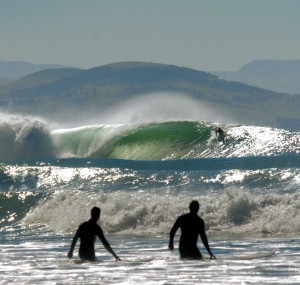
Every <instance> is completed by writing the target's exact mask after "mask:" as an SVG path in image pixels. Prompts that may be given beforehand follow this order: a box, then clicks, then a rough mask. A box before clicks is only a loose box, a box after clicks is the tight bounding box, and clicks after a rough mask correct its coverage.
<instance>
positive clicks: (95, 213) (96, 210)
mask: <svg viewBox="0 0 300 285" xmlns="http://www.w3.org/2000/svg"><path fill="white" fill-rule="evenodd" d="M100 211H101V210H100V208H98V207H94V208H93V209H92V210H91V216H92V217H97V216H98V217H99V215H100Z"/></svg>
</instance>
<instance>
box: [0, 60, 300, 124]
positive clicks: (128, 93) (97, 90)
mask: <svg viewBox="0 0 300 285" xmlns="http://www.w3.org/2000/svg"><path fill="white" fill-rule="evenodd" d="M159 92H179V93H184V94H188V95H189V96H190V97H191V98H194V99H197V100H201V102H205V103H206V104H207V106H210V107H211V108H214V109H215V110H216V112H220V111H222V112H224V113H228V114H231V115H234V117H235V118H236V119H237V120H236V121H238V122H241V123H242V122H243V123H248V124H257V125H269V126H274V127H275V126H278V127H284V128H289V129H295V128H296V129H297V128H299V127H298V126H299V121H298V120H299V110H298V109H299V106H300V96H292V95H287V94H281V93H276V92H272V91H269V90H265V89H261V88H257V87H253V86H248V85H245V84H242V83H237V82H228V81H225V80H220V79H218V78H217V77H216V76H215V75H212V74H209V73H206V72H202V71H197V70H193V69H190V68H185V67H178V66H174V65H164V64H155V63H143V62H127V63H115V64H110V65H104V66H100V67H95V68H92V69H87V70H82V69H72V68H70V69H51V70H43V71H39V72H36V73H33V74H30V75H27V76H25V77H23V78H21V79H19V80H16V81H14V82H10V83H8V84H5V85H3V86H0V108H2V109H3V110H6V111H9V112H15V113H22V114H32V115H39V116H43V117H45V118H48V119H51V120H56V121H58V120H76V119H77V120H80V119H81V118H84V117H85V116H87V115H89V116H93V115H96V114H99V112H101V111H103V110H105V109H106V108H108V107H110V106H113V105H114V104H117V103H120V102H124V101H125V100H127V99H131V98H135V97H137V96H141V95H142V94H147V93H159ZM170 104H172V102H170ZM74 114H75V115H74Z"/></svg>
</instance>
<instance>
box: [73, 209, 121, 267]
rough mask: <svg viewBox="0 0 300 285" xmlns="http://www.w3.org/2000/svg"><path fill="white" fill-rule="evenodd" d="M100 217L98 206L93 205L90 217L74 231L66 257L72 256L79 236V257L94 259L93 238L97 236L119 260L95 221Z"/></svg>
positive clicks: (87, 259) (85, 259)
mask: <svg viewBox="0 0 300 285" xmlns="http://www.w3.org/2000/svg"><path fill="white" fill-rule="evenodd" d="M99 218H100V209H99V208H98V207H94V208H93V209H92V210H91V219H90V220H89V221H87V222H84V223H82V224H81V225H80V226H79V228H78V230H77V231H76V234H75V236H74V238H73V241H72V244H71V248H70V251H69V253H68V257H69V258H72V257H73V250H74V248H75V245H76V242H77V240H78V238H80V247H79V257H80V259H81V260H83V261H96V260H97V259H96V256H95V248H94V245H95V240H96V236H98V237H99V238H100V240H101V242H102V244H103V245H104V247H105V248H106V249H107V251H108V252H109V253H111V254H112V256H114V258H115V259H116V260H121V259H120V258H119V257H118V256H117V255H116V254H115V252H114V251H113V249H112V248H111V246H110V245H109V243H108V241H107V240H106V238H105V237H104V234H103V231H102V229H101V227H100V226H99V225H98V224H97V221H98V220H99Z"/></svg>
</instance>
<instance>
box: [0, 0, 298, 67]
mask: <svg viewBox="0 0 300 285" xmlns="http://www.w3.org/2000/svg"><path fill="white" fill-rule="evenodd" d="M299 29H300V1H299V0H0V61H26V62H31V63H36V64H62V65H66V66H73V67H79V68H92V67H95V66H101V65H104V64H110V63H114V62H125V61H144V62H154V63H164V64H172V65H178V66H184V67H189V68H193V69H196V70H203V71H237V70H239V69H240V68H241V67H242V66H243V65H245V64H247V63H249V62H251V61H252V60H259V59H279V60H286V59H289V60H292V59H300V36H299Z"/></svg>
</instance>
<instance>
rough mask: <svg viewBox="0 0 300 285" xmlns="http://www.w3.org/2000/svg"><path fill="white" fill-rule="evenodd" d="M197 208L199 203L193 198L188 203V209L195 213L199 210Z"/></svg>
mask: <svg viewBox="0 0 300 285" xmlns="http://www.w3.org/2000/svg"><path fill="white" fill-rule="evenodd" d="M199 208H200V205H199V202H198V201H196V200H194V201H192V202H191V203H190V211H191V212H192V213H195V214H197V213H198V211H199Z"/></svg>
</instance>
